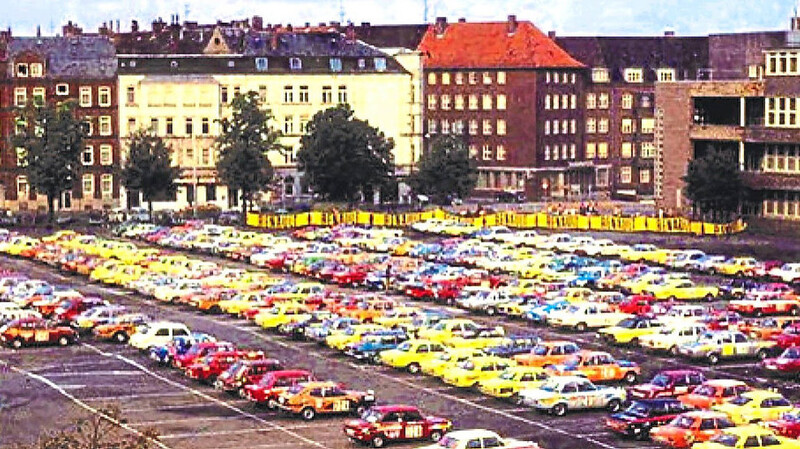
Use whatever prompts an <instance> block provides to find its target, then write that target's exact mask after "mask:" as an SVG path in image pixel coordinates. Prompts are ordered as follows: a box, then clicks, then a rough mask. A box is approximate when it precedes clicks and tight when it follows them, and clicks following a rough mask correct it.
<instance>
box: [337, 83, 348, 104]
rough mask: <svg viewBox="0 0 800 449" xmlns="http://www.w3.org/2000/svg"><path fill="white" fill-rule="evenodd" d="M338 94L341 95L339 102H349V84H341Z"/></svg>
mask: <svg viewBox="0 0 800 449" xmlns="http://www.w3.org/2000/svg"><path fill="white" fill-rule="evenodd" d="M337 94H338V96H339V104H347V86H339V90H338V92H337Z"/></svg>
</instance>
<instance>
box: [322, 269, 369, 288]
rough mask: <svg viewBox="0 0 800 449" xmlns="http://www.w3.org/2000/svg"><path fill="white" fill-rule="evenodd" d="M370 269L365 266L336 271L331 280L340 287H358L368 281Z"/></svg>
mask: <svg viewBox="0 0 800 449" xmlns="http://www.w3.org/2000/svg"><path fill="white" fill-rule="evenodd" d="M368 268H369V267H365V266H359V265H357V266H352V267H346V268H344V269H341V270H338V271H335V272H334V273H333V276H332V278H331V280H332V281H333V282H335V283H336V284H338V285H344V286H356V285H361V284H363V283H364V281H366V280H367V275H368V274H369V270H368Z"/></svg>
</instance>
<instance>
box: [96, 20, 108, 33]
mask: <svg viewBox="0 0 800 449" xmlns="http://www.w3.org/2000/svg"><path fill="white" fill-rule="evenodd" d="M97 32H98V33H99V34H100V35H101V36H108V35H109V34H110V33H109V29H108V23H107V22H103V24H102V25H100V27H99V28H98V29H97Z"/></svg>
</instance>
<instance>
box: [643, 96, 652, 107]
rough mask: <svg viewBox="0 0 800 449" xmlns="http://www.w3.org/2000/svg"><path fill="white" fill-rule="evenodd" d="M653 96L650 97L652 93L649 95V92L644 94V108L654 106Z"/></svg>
mask: <svg viewBox="0 0 800 449" xmlns="http://www.w3.org/2000/svg"><path fill="white" fill-rule="evenodd" d="M651 98H652V97H650V95H648V94H644V95H642V98H641V105H642V107H643V108H648V109H649V108H651V107H652V105H653V102H652V100H651Z"/></svg>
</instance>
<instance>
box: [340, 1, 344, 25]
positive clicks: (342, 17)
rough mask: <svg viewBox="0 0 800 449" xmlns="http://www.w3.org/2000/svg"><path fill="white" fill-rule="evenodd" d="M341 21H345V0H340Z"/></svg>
mask: <svg viewBox="0 0 800 449" xmlns="http://www.w3.org/2000/svg"><path fill="white" fill-rule="evenodd" d="M339 23H344V1H343V0H339Z"/></svg>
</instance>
